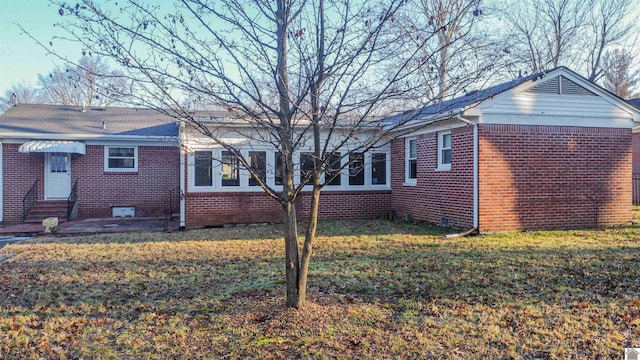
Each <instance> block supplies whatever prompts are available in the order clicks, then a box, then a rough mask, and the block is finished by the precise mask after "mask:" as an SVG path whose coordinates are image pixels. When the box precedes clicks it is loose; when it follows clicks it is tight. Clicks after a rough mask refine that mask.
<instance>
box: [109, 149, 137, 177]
mask: <svg viewBox="0 0 640 360" xmlns="http://www.w3.org/2000/svg"><path fill="white" fill-rule="evenodd" d="M105 170H106V171H138V148H137V147H135V146H106V147H105Z"/></svg>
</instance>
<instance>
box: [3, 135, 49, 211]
mask: <svg viewBox="0 0 640 360" xmlns="http://www.w3.org/2000/svg"><path fill="white" fill-rule="evenodd" d="M19 147H20V144H2V187H3V188H2V190H3V191H2V194H3V218H4V220H5V221H22V199H23V198H24V196H25V195H26V193H27V191H29V189H30V188H31V186H32V185H33V183H34V182H35V181H36V180H38V194H39V195H40V198H42V197H43V194H44V155H43V154H23V153H19V152H18V148H19Z"/></svg>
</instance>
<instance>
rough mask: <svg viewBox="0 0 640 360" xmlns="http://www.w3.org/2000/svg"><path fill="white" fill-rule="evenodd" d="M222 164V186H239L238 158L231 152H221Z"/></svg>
mask: <svg viewBox="0 0 640 360" xmlns="http://www.w3.org/2000/svg"><path fill="white" fill-rule="evenodd" d="M221 162H222V176H221V178H222V186H240V166H239V162H238V158H237V157H235V155H233V154H232V153H231V151H223V152H222V156H221Z"/></svg>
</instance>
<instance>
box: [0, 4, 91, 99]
mask: <svg viewBox="0 0 640 360" xmlns="http://www.w3.org/2000/svg"><path fill="white" fill-rule="evenodd" d="M59 17H60V16H59V15H58V8H57V7H54V6H52V5H50V4H49V1H48V0H2V11H0V95H4V93H5V92H6V91H7V90H8V89H9V88H11V87H12V86H13V85H15V84H19V83H23V82H24V83H27V84H30V85H33V86H35V85H37V82H38V74H47V73H49V72H50V71H51V70H53V68H54V67H55V64H54V62H53V61H54V57H53V56H51V55H48V56H47V55H46V50H44V49H43V48H42V47H40V46H39V45H36V43H35V42H34V41H33V40H32V39H30V38H29V37H28V36H27V35H26V34H24V33H23V32H22V31H21V30H20V29H19V28H18V26H16V24H15V23H19V24H20V25H22V26H23V27H24V28H25V30H27V31H29V32H30V33H31V34H32V35H33V36H34V37H35V38H37V39H39V40H40V41H42V42H43V43H45V44H48V43H49V41H51V40H52V38H53V36H55V35H56V33H57V34H63V33H62V32H58V31H57V29H56V28H55V27H54V26H53V24H54V23H55V22H56V21H58V20H59ZM52 41H53V42H54V48H55V49H56V50H57V51H59V52H61V53H63V54H65V55H67V56H69V58H71V59H74V60H77V59H79V58H80V56H81V53H80V52H81V49H80V47H79V46H73V45H71V44H63V42H62V41H61V40H55V39H53V40H52ZM56 45H59V46H56ZM57 63H58V64H61V61H59V60H58V61H57Z"/></svg>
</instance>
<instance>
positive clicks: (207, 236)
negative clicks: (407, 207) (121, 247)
mask: <svg viewBox="0 0 640 360" xmlns="http://www.w3.org/2000/svg"><path fill="white" fill-rule="evenodd" d="M305 229H306V227H305V224H304V223H303V222H301V223H300V225H299V226H298V231H299V233H300V235H299V237H300V239H301V240H302V239H304V232H305ZM283 231H284V228H283V226H282V224H250V225H238V226H230V227H225V228H209V229H194V230H186V231H175V232H130V233H108V234H96V235H84V236H73V235H64V236H57V237H40V238H34V239H32V240H29V241H28V242H26V243H38V244H48V243H60V244H99V243H114V244H126V243H145V242H161V241H167V242H180V241H198V240H208V241H226V240H276V239H282V238H283ZM408 231H409V232H411V233H413V234H415V235H435V236H440V235H443V234H444V230H443V229H441V228H439V227H435V226H428V225H425V224H409V223H397V222H391V221H387V220H322V221H320V223H319V225H318V231H317V236H318V237H323V236H368V235H395V234H403V233H407V232H408Z"/></svg>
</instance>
